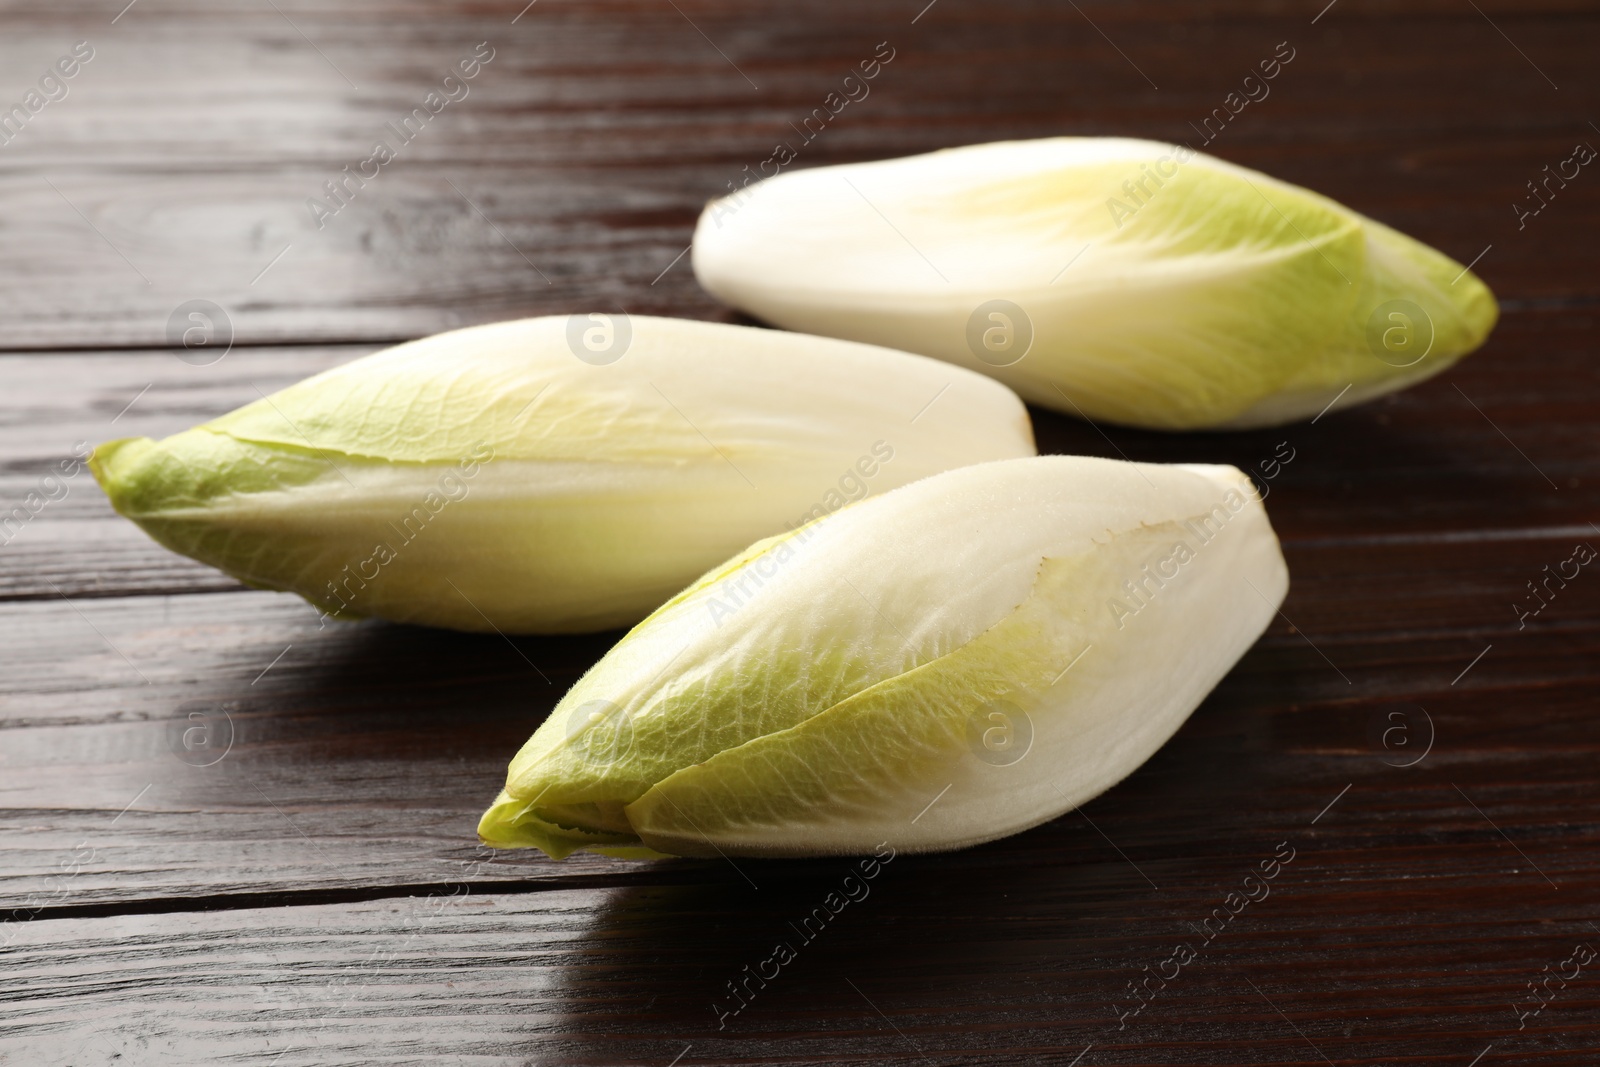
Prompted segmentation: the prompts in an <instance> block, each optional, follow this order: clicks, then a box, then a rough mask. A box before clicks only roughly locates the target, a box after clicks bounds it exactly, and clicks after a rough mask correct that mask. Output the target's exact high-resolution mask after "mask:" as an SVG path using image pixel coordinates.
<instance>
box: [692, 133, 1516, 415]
mask: <svg viewBox="0 0 1600 1067" xmlns="http://www.w3.org/2000/svg"><path fill="white" fill-rule="evenodd" d="M693 262H694V268H695V273H696V275H697V276H698V277H699V279H700V282H701V284H702V285H704V286H705V288H706V289H707V290H708V291H710V292H711V293H713V294H714V295H716V296H718V297H719V298H721V299H723V300H725V301H727V302H728V303H730V304H732V305H734V306H735V307H738V308H741V309H743V310H745V311H748V312H750V313H751V314H753V315H756V316H758V317H760V318H762V319H765V320H767V321H769V322H773V323H776V324H777V325H780V326H783V327H786V328H788V329H795V330H806V331H808V332H811V333H819V334H825V335H830V336H834V337H846V338H851V339H854V340H860V341H872V342H876V343H879V344H885V343H893V344H895V345H896V347H900V348H904V349H907V350H909V351H914V352H920V353H923V354H925V355H930V356H936V357H938V358H941V359H946V360H949V361H951V362H953V363H958V364H962V365H964V366H968V367H971V368H973V369H976V370H980V371H983V372H985V373H988V374H991V375H993V376H994V377H996V378H999V379H1000V380H1002V381H1004V382H1006V383H1008V384H1009V385H1011V386H1012V387H1013V388H1015V389H1016V390H1017V391H1018V392H1019V393H1021V394H1022V396H1023V397H1024V398H1026V399H1028V400H1030V401H1033V402H1035V403H1038V404H1041V405H1044V406H1046V407H1051V408H1055V409H1057V410H1060V411H1064V412H1067V413H1068V414H1074V415H1079V416H1087V417H1089V418H1093V419H1106V420H1109V421H1114V422H1120V423H1124V424H1127V425H1132V426H1143V427H1150V428H1154V429H1194V428H1236V427H1245V426H1256V425H1270V424H1275V423H1281V422H1289V421H1293V420H1296V419H1300V418H1309V417H1311V416H1314V415H1316V414H1317V413H1318V412H1319V411H1320V410H1322V409H1323V408H1324V407H1325V406H1326V404H1327V403H1328V401H1329V400H1330V399H1331V398H1333V397H1334V396H1335V395H1337V394H1339V393H1340V392H1341V391H1343V390H1345V389H1346V387H1348V388H1349V391H1348V393H1346V394H1345V395H1344V397H1343V398H1342V400H1341V403H1342V404H1350V403H1354V402H1356V401H1358V400H1362V399H1367V398H1370V397H1374V396H1377V395H1380V394H1382V393H1386V392H1390V391H1392V390H1395V389H1399V388H1402V387H1404V386H1406V385H1409V384H1411V383H1413V382H1416V381H1418V380H1420V379H1422V378H1426V377H1428V376H1430V375H1432V374H1436V373H1438V372H1439V371H1441V370H1443V369H1444V368H1445V367H1447V366H1449V365H1450V364H1451V363H1453V362H1454V361H1455V360H1457V359H1459V358H1461V357H1462V356H1463V355H1465V354H1467V353H1468V352H1470V351H1472V350H1473V349H1474V348H1476V347H1477V346H1478V345H1480V344H1481V343H1482V342H1483V340H1484V338H1485V337H1486V336H1487V335H1488V333H1489V331H1490V329H1491V328H1492V327H1493V325H1494V322H1495V318H1496V315H1497V308H1496V305H1495V301H1494V298H1493V296H1492V294H1491V293H1490V292H1489V290H1488V289H1487V288H1486V287H1485V286H1484V284H1483V283H1482V282H1481V281H1479V280H1478V278H1477V277H1476V276H1474V275H1473V274H1472V273H1471V272H1470V271H1468V270H1467V269H1466V268H1465V267H1463V266H1462V265H1461V264H1459V263H1456V262H1455V261H1454V260H1452V259H1450V258H1448V257H1446V256H1444V255H1442V254H1441V253H1439V252H1436V251H1434V250H1433V249H1431V248H1429V247H1428V246H1426V245H1424V244H1421V243H1420V242H1417V241H1415V240H1412V239H1411V238H1409V237H1407V236H1405V235H1404V234H1401V233H1399V232H1397V231H1395V230H1392V229H1390V228H1388V227H1386V226H1384V225H1382V224H1381V223H1377V222H1374V221H1373V220H1371V219H1368V218H1365V217H1364V216H1362V215H1359V214H1357V213H1356V212H1354V211H1351V210H1349V209H1348V208H1346V207H1343V206H1342V205H1340V204H1338V203H1336V202H1334V201H1333V200H1330V199H1328V198H1326V197H1323V196H1319V195H1317V194H1316V193H1313V192H1310V191H1309V190H1306V189H1303V188H1300V187H1298V186H1294V185H1290V184H1288V183H1286V182H1281V181H1277V180H1276V179H1273V178H1270V177H1268V176H1267V175H1265V174H1261V173H1259V172H1256V171H1251V170H1247V169H1245V168H1243V167H1238V166H1234V165H1232V164H1229V163H1225V162H1223V161H1221V160H1219V159H1215V158H1213V157H1210V156H1207V155H1204V154H1201V153H1198V152H1195V151H1194V150H1193V149H1191V148H1189V147H1187V146H1183V145H1168V144H1159V143H1155V142H1150V141H1139V140H1128V139H1121V138H1078V137H1062V138H1054V139H1049V140H1039V141H1015V142H1005V143H998V144H985V145H974V146H970V147H966V148H956V149H947V150H944V151H940V152H934V153H932V154H929V155H923V156H913V157H909V158H904V159H893V160H886V161H882V162H874V163H860V164H849V165H843V166H832V167H818V168H814V169H810V170H804V171H796V172H791V173H787V174H782V175H779V176H777V177H774V178H770V179H767V180H766V181H763V182H759V183H757V184H755V185H752V186H750V187H748V188H747V189H744V190H741V191H740V192H739V193H737V194H735V195H734V196H730V197H727V198H725V199H723V200H719V201H715V202H713V203H712V204H710V205H709V206H708V207H707V208H706V210H705V212H704V214H702V216H701V218H700V223H699V226H698V228H697V230H696V232H695V241H694V254H693Z"/></svg>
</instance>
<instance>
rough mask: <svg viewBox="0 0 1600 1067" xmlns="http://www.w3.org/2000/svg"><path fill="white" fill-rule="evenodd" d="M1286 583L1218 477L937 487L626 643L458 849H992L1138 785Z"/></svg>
mask: <svg viewBox="0 0 1600 1067" xmlns="http://www.w3.org/2000/svg"><path fill="white" fill-rule="evenodd" d="M1287 580H1288V579H1287V572H1286V570H1285V567H1284V563H1283V558H1282V556H1281V554H1280V553H1279V550H1278V544H1277V540H1276V538H1275V537H1274V536H1273V533H1272V529H1271V526H1270V525H1269V524H1268V522H1267V518H1266V513H1265V510H1264V509H1263V507H1262V505H1261V503H1260V500H1259V498H1258V497H1256V495H1255V494H1254V493H1253V491H1252V490H1251V487H1250V483H1249V481H1248V480H1247V479H1246V478H1245V477H1244V476H1243V475H1242V474H1241V473H1240V472H1239V471H1237V470H1236V469H1234V468H1232V467H1210V466H1157V465H1147V464H1132V463H1121V462H1115V461H1110V460H1100V459H1087V458H1078V457H1065V456H1050V457H1040V458H1034V459H1021V460H1011V461H1006V462H999V463H988V464H982V465H979V466H974V467H967V468H963V469H961V470H956V471H951V472H948V473H945V474H940V475H936V476H934V477H931V478H928V479H925V480H923V481H920V482H917V483H915V484H912V485H909V486H906V487H903V488H901V489H897V490H895V491H894V492H892V493H889V494H886V495H884V496H882V497H877V498H874V499H870V500H866V501H864V502H862V503H860V504H856V505H854V506H852V507H849V508H846V509H844V510H842V511H840V512H838V513H836V514H834V515H832V516H830V517H828V518H826V519H823V520H821V521H819V522H817V523H816V524H814V525H812V526H809V527H806V528H804V529H802V530H799V531H796V532H794V533H792V534H789V535H786V536H780V537H775V538H771V539H768V540H765V541H761V542H758V543H756V544H755V545H752V546H751V547H750V548H749V549H747V550H746V551H744V552H743V553H741V554H739V555H738V556H736V557H734V558H733V559H731V560H729V561H728V562H727V563H725V564H724V565H722V566H720V567H718V568H716V569H714V570H712V571H711V572H709V573H708V574H706V575H705V576H704V577H702V578H701V579H700V580H699V581H698V582H696V583H695V584H693V585H692V586H690V587H689V588H688V589H686V590H684V591H683V592H682V593H680V594H679V595H678V596H676V597H674V598H673V599H672V600H671V601H670V602H668V603H667V604H666V605H664V606H663V607H661V608H660V609H658V610H657V611H656V612H655V613H654V614H652V615H651V616H650V617H649V618H648V619H646V620H645V621H644V622H642V623H640V624H639V625H638V626H637V627H635V628H634V630H633V631H632V632H630V633H629V634H628V635H627V636H626V637H624V638H623V639H622V641H621V642H620V643H618V644H617V646H616V647H615V648H613V649H612V650H611V651H610V652H609V653H608V654H607V655H606V656H605V657H604V658H603V659H601V660H600V662H599V663H597V664H596V665H595V666H594V667H593V668H592V669H591V670H590V671H589V672H588V673H587V674H586V675H585V676H584V677H583V678H582V679H581V680H580V681H579V682H578V683H577V685H575V686H574V687H573V688H572V690H571V691H570V692H569V693H568V694H567V695H566V697H565V698H564V699H563V700H562V701H561V702H560V703H559V704H558V705H557V706H556V708H555V710H554V711H553V712H552V714H551V715H550V717H549V719H548V720H547V721H546V722H545V723H544V725H542V726H541V727H540V728H539V729H538V731H537V732H536V733H534V735H533V737H532V738H531V739H530V740H529V741H528V743H527V744H526V745H525V746H524V747H523V749H522V751H521V752H519V753H518V754H517V756H516V758H515V759H514V760H513V761H512V762H511V766H510V769H509V771H508V774H507V778H506V786H505V789H504V791H503V792H502V793H501V794H500V797H499V798H498V799H497V800H496V802H495V803H494V804H493V805H492V806H491V807H490V808H489V810H488V811H487V812H486V813H485V815H484V816H483V819H482V821H481V823H480V824H479V830H478V832H479V834H480V836H481V837H482V838H483V840H484V841H486V842H488V843H489V844H492V845H498V846H504V847H518V846H533V847H538V848H541V849H544V850H545V851H546V852H548V853H549V854H550V855H552V856H556V857H561V856H565V855H567V854H568V853H570V852H572V851H573V850H576V849H581V848H590V849H598V850H602V851H606V850H623V854H630V853H629V852H628V851H627V850H639V849H641V848H643V849H649V850H654V851H656V852H661V853H670V854H677V855H717V854H723V855H730V856H732V855H773V856H793V855H805V854H815V853H843V854H848V853H854V852H871V851H872V850H873V848H874V847H875V846H876V845H877V844H879V843H880V842H884V841H888V842H890V843H891V844H893V846H894V847H896V848H899V849H908V850H930V849H946V848H957V847H961V846H964V845H969V844H973V843H976V842H980V841H985V840H989V839H992V838H997V837H1002V836H1004V835H1006V834H1010V833H1014V832H1016V831H1018V830H1022V829H1025V828H1027V827H1029V826H1032V825H1035V824H1037V823H1039V822H1042V821H1044V820H1046V819H1050V818H1053V817H1054V816H1056V815H1059V814H1061V813H1062V812H1064V811H1066V810H1069V809H1070V808H1071V807H1073V806H1074V805H1076V804H1079V803H1082V802H1083V801H1085V800H1088V799H1089V798H1090V797H1093V796H1094V795H1096V794H1097V793H1099V792H1101V791H1102V790H1104V789H1106V788H1108V787H1110V786H1111V785H1113V784H1115V783H1116V782H1117V781H1119V780H1120V779H1121V778H1122V777H1124V776H1125V775H1127V774H1128V773H1129V772H1131V771H1132V770H1133V769H1134V768H1136V767H1137V766H1138V765H1139V764H1140V763H1142V762H1143V761H1144V760H1145V759H1146V758H1147V757H1148V756H1149V755H1150V754H1151V753H1152V752H1154V751H1155V749H1156V748H1157V747H1159V746H1160V745H1161V744H1162V743H1163V742H1165V741H1166V740H1167V738H1168V737H1170V736H1171V735H1172V733H1173V732H1174V731H1175V730H1177V728H1178V727H1179V726H1180V725H1181V724H1182V722H1183V721H1184V719H1185V718H1186V717H1187V716H1188V714H1189V713H1190V712H1191V711H1193V710H1194V708H1195V706H1196V705H1197V704H1199V702H1200V700H1201V699H1202V698H1203V697H1204V696H1205V695H1206V693H1208V692H1209V691H1210V690H1211V688H1212V687H1213V686H1214V685H1215V684H1216V683H1217V681H1218V680H1219V679H1220V678H1221V677H1222V676H1223V674H1224V673H1225V672H1226V671H1227V670H1228V669H1229V668H1230V667H1231V666H1232V665H1233V663H1234V662H1235V661H1236V660H1237V659H1238V658H1239V656H1240V655H1242V654H1243V653H1244V651H1245V650H1246V649H1247V648H1249V646H1250V645H1251V644H1252V643H1253V642H1254V641H1255V639H1256V638H1257V636H1258V635H1259V634H1260V633H1261V631H1262V630H1263V629H1264V628H1265V626H1266V625H1267V623H1268V622H1269V621H1270V620H1271V619H1272V617H1273V613H1274V611H1275V610H1276V608H1277V606H1278V604H1279V602H1280V601H1281V600H1282V598H1283V595H1284V592H1285V590H1286V588H1287ZM1024 741H1025V743H1024ZM634 854H636V852H635V853H634Z"/></svg>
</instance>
